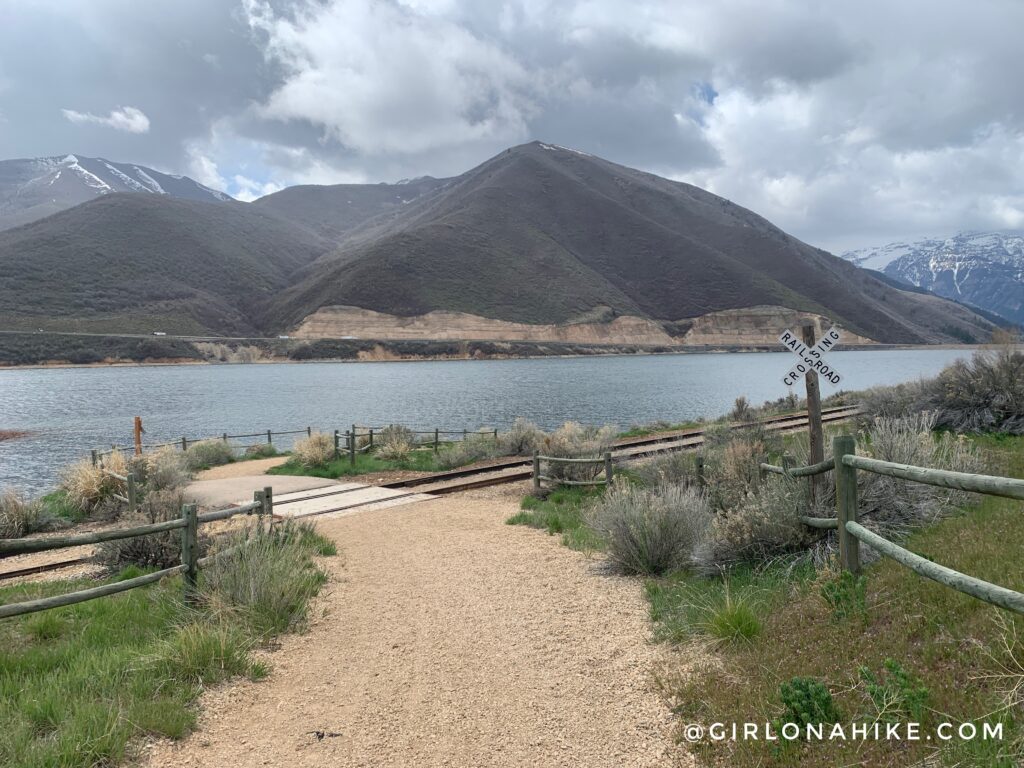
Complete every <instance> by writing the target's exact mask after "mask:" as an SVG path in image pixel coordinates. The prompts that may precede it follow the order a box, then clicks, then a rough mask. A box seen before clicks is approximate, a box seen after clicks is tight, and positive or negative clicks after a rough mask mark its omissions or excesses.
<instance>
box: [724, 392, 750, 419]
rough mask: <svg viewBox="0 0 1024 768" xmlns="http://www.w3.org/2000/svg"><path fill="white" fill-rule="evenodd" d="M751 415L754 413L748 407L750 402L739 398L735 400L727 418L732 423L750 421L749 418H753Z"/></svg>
mask: <svg viewBox="0 0 1024 768" xmlns="http://www.w3.org/2000/svg"><path fill="white" fill-rule="evenodd" d="M753 414H754V411H753V409H752V408H751V407H750V401H749V400H747V398H745V397H742V396H741V397H737V398H736V402H735V403H734V404H733V408H732V412H730V414H729V418H730V419H732V420H733V421H750V420H751V418H753Z"/></svg>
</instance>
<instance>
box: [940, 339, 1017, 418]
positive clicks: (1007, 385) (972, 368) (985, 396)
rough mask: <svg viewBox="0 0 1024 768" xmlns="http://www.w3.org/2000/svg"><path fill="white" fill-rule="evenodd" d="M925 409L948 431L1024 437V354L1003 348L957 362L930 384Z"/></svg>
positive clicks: (1006, 347)
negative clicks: (999, 433)
mask: <svg viewBox="0 0 1024 768" xmlns="http://www.w3.org/2000/svg"><path fill="white" fill-rule="evenodd" d="M925 407H927V408H929V409H930V410H934V412H935V416H936V425H937V426H939V427H942V428H945V429H952V430H955V431H957V432H1005V433H1008V434H1012V435H1021V434H1024V353H1022V352H1020V351H1017V349H1016V348H1015V347H1013V346H1004V347H1003V348H1001V349H997V350H987V351H983V352H978V353H975V355H974V357H973V358H972V359H971V360H957V361H956V362H954V363H953V364H952V365H950V366H949V367H947V368H946V369H945V370H943V371H942V372H941V373H940V374H939V375H938V377H937V378H936V379H934V380H933V381H932V382H931V385H930V386H929V387H928V397H927V399H926V403H925Z"/></svg>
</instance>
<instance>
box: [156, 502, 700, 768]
mask: <svg viewBox="0 0 1024 768" xmlns="http://www.w3.org/2000/svg"><path fill="white" fill-rule="evenodd" d="M517 499H518V494H515V491H514V490H513V489H509V488H502V489H488V490H485V491H480V492H472V493H465V494H460V495H458V496H453V497H448V498H441V499H437V500H436V501H428V502H422V503H419V504H414V505H409V506H407V507H405V506H403V507H395V508H392V509H388V510H384V511H379V512H371V513H365V514H357V515H349V516H346V517H341V518H337V519H332V520H323V521H322V522H321V523H320V528H321V530H322V531H323V533H325V534H326V535H329V536H331V537H332V538H333V539H335V540H336V541H337V542H338V544H339V545H340V548H341V555H340V556H339V557H337V558H329V559H327V560H326V561H325V562H326V563H327V564H328V565H329V567H330V569H331V571H332V574H333V577H334V580H333V582H332V583H331V584H330V585H328V587H327V588H326V589H325V592H324V593H322V596H321V598H320V600H319V602H318V604H317V606H316V610H315V613H316V618H315V619H314V620H313V621H312V623H311V626H310V628H309V631H308V632H307V633H306V634H304V635H298V636H289V637H286V638H284V639H283V641H282V645H281V647H280V648H279V649H277V650H275V651H273V652H271V653H268V654H267V656H266V658H267V660H268V661H270V662H271V664H272V666H273V671H272V673H271V675H270V677H269V678H268V679H267V680H264V681H262V682H259V683H249V682H240V683H235V684H231V685H228V686H224V687H221V688H219V689H216V690H213V691H210V692H208V693H207V694H205V695H204V697H203V700H202V708H203V715H202V717H201V720H200V726H199V730H198V731H197V732H196V733H195V734H193V735H192V736H191V737H189V738H188V739H186V740H185V741H184V742H182V743H180V744H170V743H165V742H161V743H157V744H154V745H151V746H150V748H149V750H148V751H149V756H148V765H150V766H151V768H162V767H163V766H167V767H168V768H170V766H174V768H181V766H210V767H211V768H221V767H222V766H227V765H230V766H238V767H239V768H242V767H244V766H331V767H332V768H333V767H335V766H474V767H475V766H516V767H517V768H518V766H590V767H595V768H597V767H600V766H671V765H677V764H678V762H677V761H678V760H680V759H685V758H680V757H678V756H677V750H676V748H674V747H673V745H672V743H671V739H670V735H669V734H670V730H671V716H670V713H669V712H668V710H667V709H666V707H665V705H664V704H663V703H662V701H661V699H660V698H659V696H658V694H657V693H656V692H655V691H654V689H653V686H652V682H651V670H652V667H653V666H654V665H655V664H656V663H657V662H658V661H659V660H660V659H662V658H663V654H664V653H665V651H663V650H662V649H660V648H659V647H657V646H653V645H651V644H650V643H649V642H648V638H649V636H650V627H649V626H648V622H647V618H646V604H645V602H644V599H643V596H642V594H641V587H640V584H639V583H638V582H636V581H632V580H627V579H623V578H617V577H613V576H608V575H605V574H603V573H602V572H601V569H600V568H599V567H598V561H596V560H588V559H587V558H586V557H585V556H584V555H581V554H579V553H576V552H572V551H570V550H568V549H566V548H564V547H562V546H561V545H560V543H559V542H558V539H557V538H555V537H551V536H547V535H545V534H544V533H541V532H538V531H534V530H532V529H527V528H522V527H518V526H508V525H505V524H504V521H505V519H506V518H507V517H508V516H509V515H510V514H512V513H514V511H515V510H516V508H517V505H516V500H517ZM317 732H319V734H318V733H317ZM318 736H319V737H318Z"/></svg>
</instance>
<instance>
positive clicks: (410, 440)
mask: <svg viewBox="0 0 1024 768" xmlns="http://www.w3.org/2000/svg"><path fill="white" fill-rule="evenodd" d="M367 439H369V437H367ZM374 439H375V441H376V440H378V439H379V441H380V443H381V444H384V443H406V444H408V445H410V446H411V445H413V444H414V443H415V442H416V435H415V433H414V432H413V431H412V430H411V429H409V427H406V426H403V425H401V424H388V425H387V426H386V427H384V429H382V430H381V431H380V432H379V433H378V434H376V435H374Z"/></svg>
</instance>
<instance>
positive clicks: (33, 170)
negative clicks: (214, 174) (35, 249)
mask: <svg viewBox="0 0 1024 768" xmlns="http://www.w3.org/2000/svg"><path fill="white" fill-rule="evenodd" d="M115 192H142V193H146V194H151V195H168V196H170V197H179V198H182V199H185V200H201V201H206V202H223V201H226V200H230V199H231V198H230V197H228V196H227V195H225V194H224V193H223V192H217V191H216V190H213V189H210V188H209V187H204V186H203V185H202V184H200V183H199V182H197V181H193V180H192V179H190V178H188V177H187V176H171V175H168V174H166V173H160V172H159V171H154V170H153V169H152V168H147V167H145V166H142V165H132V164H129V163H114V162H111V161H109V160H104V159H103V158H98V157H81V156H80V155H66V156H64V157H37V158H33V159H27V160H2V161H0V230H3V229H10V228H11V227H16V226H19V225H21V224H27V223H28V222H31V221H35V220H37V219H41V218H43V217H45V216H49V215H51V214H54V213H57V212H58V211H63V210H66V209H68V208H72V207H74V206H76V205H79V204H80V203H84V202H86V201H88V200H92V199H93V198H95V197H99V196H100V195H109V194H112V193H115Z"/></svg>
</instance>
